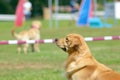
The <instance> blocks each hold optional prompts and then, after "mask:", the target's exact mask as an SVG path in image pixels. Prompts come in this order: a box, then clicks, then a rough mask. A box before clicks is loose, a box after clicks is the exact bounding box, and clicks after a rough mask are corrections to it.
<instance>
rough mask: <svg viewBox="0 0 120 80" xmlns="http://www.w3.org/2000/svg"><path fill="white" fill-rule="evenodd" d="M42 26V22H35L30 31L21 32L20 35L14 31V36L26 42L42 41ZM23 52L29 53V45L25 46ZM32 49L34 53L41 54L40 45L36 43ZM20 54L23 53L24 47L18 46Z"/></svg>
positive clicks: (32, 45)
mask: <svg viewBox="0 0 120 80" xmlns="http://www.w3.org/2000/svg"><path fill="white" fill-rule="evenodd" d="M41 26H42V24H41V22H40V21H37V20H36V21H33V22H32V25H31V28H30V29H29V30H26V31H21V32H20V33H16V32H15V30H14V29H13V30H12V36H13V37H15V38H16V39H17V40H22V41H26V40H39V39H40V28H41ZM23 45H24V46H23V51H24V53H25V54H26V53H27V51H28V47H29V45H28V44H27V43H26V44H23ZM31 47H32V51H36V52H39V51H40V50H39V43H35V44H31ZM17 50H18V53H21V51H22V45H21V44H18V49H17Z"/></svg>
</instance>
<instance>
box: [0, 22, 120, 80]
mask: <svg viewBox="0 0 120 80" xmlns="http://www.w3.org/2000/svg"><path fill="white" fill-rule="evenodd" d="M30 23H31V21H27V22H26V23H25V24H24V25H23V27H21V28H18V29H17V30H16V31H17V32H19V31H21V30H23V29H28V28H29V25H30ZM42 23H43V27H42V29H41V39H49V38H50V39H53V38H61V37H64V36H65V35H67V34H69V33H78V34H82V35H83V36H84V37H94V36H113V35H116V36H117V35H120V26H115V27H112V28H99V29H96V28H90V27H76V26H75V24H74V22H73V23H72V24H70V25H69V22H68V21H60V22H59V27H58V28H56V27H54V26H52V27H51V28H50V27H48V24H49V23H48V21H43V20H42ZM0 27H1V29H0V40H11V39H14V38H13V37H12V36H11V33H10V31H11V29H12V27H13V22H0ZM87 43H88V46H89V47H90V49H91V52H92V54H93V56H94V57H95V58H96V59H97V60H98V61H99V62H101V63H103V64H105V65H107V66H108V67H110V68H112V69H113V70H115V71H118V72H120V41H119V40H114V41H94V42H87ZM16 49H17V45H0V80H66V78H65V76H64V70H63V66H64V61H65V60H66V57H67V54H66V53H65V52H63V51H62V50H60V49H59V48H58V47H57V46H56V45H55V44H52V43H51V44H40V49H41V52H40V53H32V52H30V51H29V54H23V53H21V54H17V51H16Z"/></svg>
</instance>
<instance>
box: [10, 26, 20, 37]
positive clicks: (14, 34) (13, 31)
mask: <svg viewBox="0 0 120 80" xmlns="http://www.w3.org/2000/svg"><path fill="white" fill-rule="evenodd" d="M15 29H16V28H13V29H12V30H11V34H12V36H13V37H14V38H16V39H20V38H21V36H20V35H19V34H17V33H16V32H15Z"/></svg>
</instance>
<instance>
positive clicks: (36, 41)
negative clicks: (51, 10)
mask: <svg viewBox="0 0 120 80" xmlns="http://www.w3.org/2000/svg"><path fill="white" fill-rule="evenodd" d="M84 39H85V41H105V40H120V36H104V37H85V38H84ZM55 40H56V39H44V40H27V41H20V40H8V41H6V40H4V41H0V45H8V44H33V43H41V44H43V43H55Z"/></svg>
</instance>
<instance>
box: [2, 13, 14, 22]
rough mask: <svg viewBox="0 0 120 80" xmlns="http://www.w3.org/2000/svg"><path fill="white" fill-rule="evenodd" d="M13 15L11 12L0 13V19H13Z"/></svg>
mask: <svg viewBox="0 0 120 80" xmlns="http://www.w3.org/2000/svg"><path fill="white" fill-rule="evenodd" d="M14 20H15V15H13V14H0V21H14Z"/></svg>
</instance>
